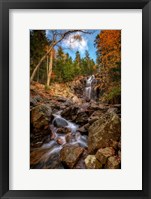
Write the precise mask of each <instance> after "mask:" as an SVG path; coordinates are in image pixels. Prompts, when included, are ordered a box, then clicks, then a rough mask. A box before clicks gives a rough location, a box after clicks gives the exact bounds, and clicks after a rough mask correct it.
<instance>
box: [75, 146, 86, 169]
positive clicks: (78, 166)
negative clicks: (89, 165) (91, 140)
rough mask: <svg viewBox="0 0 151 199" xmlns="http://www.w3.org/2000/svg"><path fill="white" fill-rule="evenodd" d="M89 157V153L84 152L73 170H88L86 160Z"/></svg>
mask: <svg viewBox="0 0 151 199" xmlns="http://www.w3.org/2000/svg"><path fill="white" fill-rule="evenodd" d="M87 156H88V152H87V151H86V150H84V152H83V153H82V155H81V156H80V159H79V160H78V162H77V163H76V165H75V166H74V168H73V169H86V165H85V161H84V160H85V159H86V157H87Z"/></svg>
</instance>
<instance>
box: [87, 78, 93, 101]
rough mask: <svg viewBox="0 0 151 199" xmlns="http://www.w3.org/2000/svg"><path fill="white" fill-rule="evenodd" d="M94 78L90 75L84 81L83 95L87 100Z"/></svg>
mask: <svg viewBox="0 0 151 199" xmlns="http://www.w3.org/2000/svg"><path fill="white" fill-rule="evenodd" d="M94 79H95V76H94V75H92V76H90V77H89V78H88V79H87V81H86V88H85V95H86V99H88V100H90V99H91V91H92V82H93V80H94Z"/></svg>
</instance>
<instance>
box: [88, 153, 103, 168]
mask: <svg viewBox="0 0 151 199" xmlns="http://www.w3.org/2000/svg"><path fill="white" fill-rule="evenodd" d="M85 165H86V168H87V169H101V168H102V164H101V163H100V162H99V161H98V160H97V159H96V157H95V155H88V156H87V157H86V159H85Z"/></svg>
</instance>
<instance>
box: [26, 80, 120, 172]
mask: <svg viewBox="0 0 151 199" xmlns="http://www.w3.org/2000/svg"><path fill="white" fill-rule="evenodd" d="M89 80H90V79H89ZM88 86H89V85H87V87H88ZM87 90H88V91H89V92H88V93H87V94H88V96H87V97H88V98H89V100H86V99H83V98H82V97H81V99H79V97H78V98H77V99H79V101H78V100H76V101H75V100H73V98H71V99H69V98H67V97H62V96H55V97H54V96H52V95H49V93H48V92H47V91H44V90H42V92H39V90H37V91H36V90H35V88H34V91H31V94H32V95H31V101H30V105H31V109H30V112H31V113H30V145H31V146H30V168H31V169H119V168H120V167H121V119H120V115H121V106H120V104H115V105H108V104H102V103H100V102H96V101H94V100H93V99H90V88H89V89H87Z"/></svg>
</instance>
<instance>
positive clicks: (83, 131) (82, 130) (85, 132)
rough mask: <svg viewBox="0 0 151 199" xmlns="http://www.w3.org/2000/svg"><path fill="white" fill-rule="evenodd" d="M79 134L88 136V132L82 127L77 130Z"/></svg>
mask: <svg viewBox="0 0 151 199" xmlns="http://www.w3.org/2000/svg"><path fill="white" fill-rule="evenodd" d="M77 130H78V131H79V132H80V133H81V134H88V130H87V129H86V128H85V126H82V127H80V128H78V129H77Z"/></svg>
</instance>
